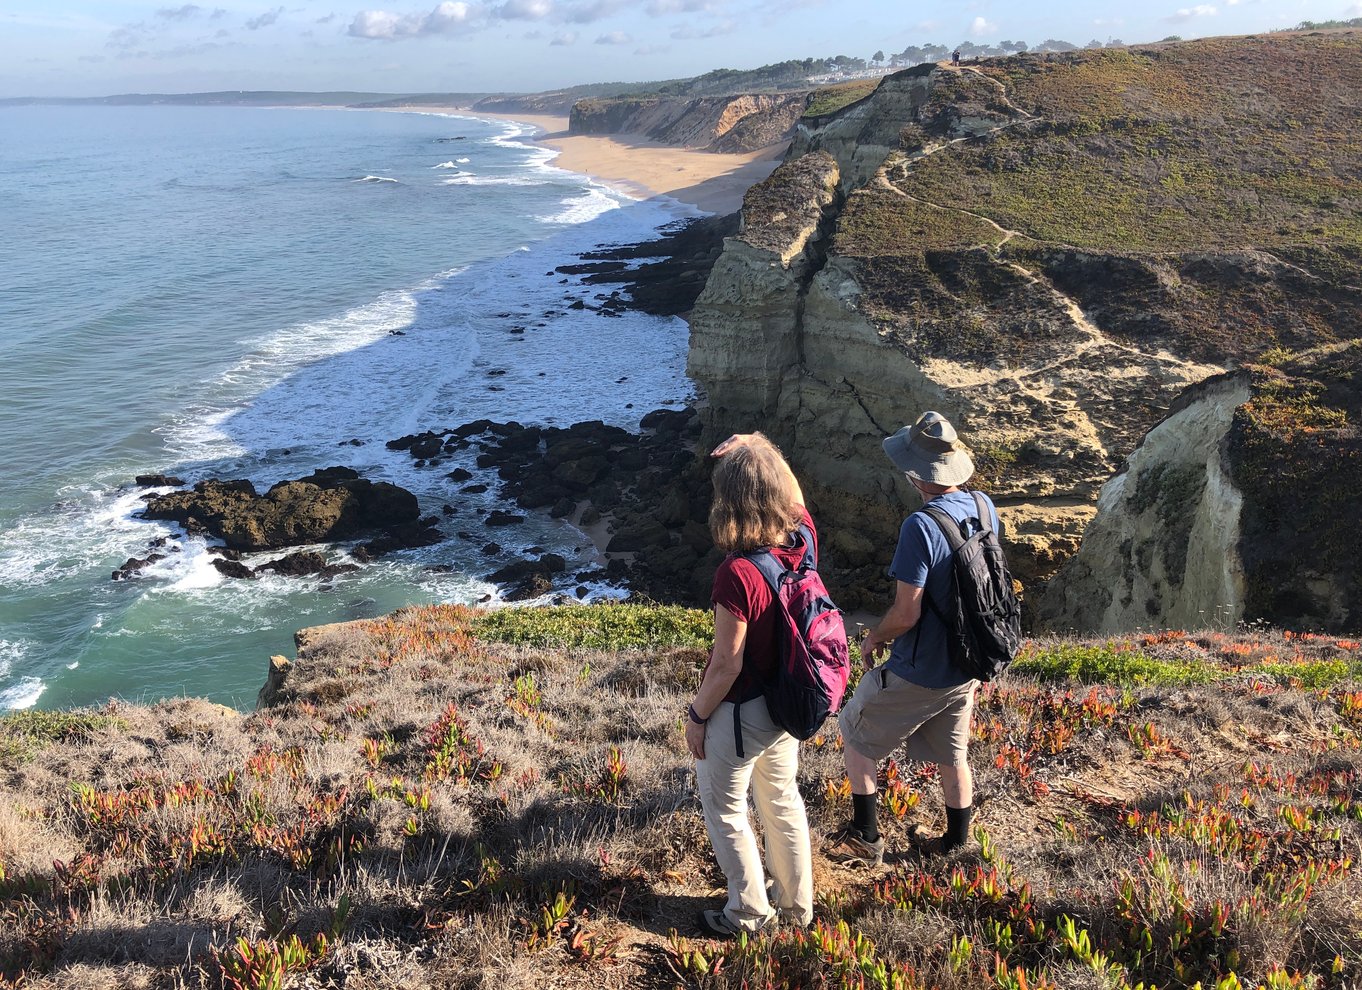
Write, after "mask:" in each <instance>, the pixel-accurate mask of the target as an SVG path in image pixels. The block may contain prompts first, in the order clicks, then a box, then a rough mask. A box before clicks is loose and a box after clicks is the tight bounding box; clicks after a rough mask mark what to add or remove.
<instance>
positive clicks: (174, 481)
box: [133, 474, 184, 488]
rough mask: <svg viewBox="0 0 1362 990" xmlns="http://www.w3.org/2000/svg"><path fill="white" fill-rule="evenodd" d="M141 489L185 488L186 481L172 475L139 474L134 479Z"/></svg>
mask: <svg viewBox="0 0 1362 990" xmlns="http://www.w3.org/2000/svg"><path fill="white" fill-rule="evenodd" d="M133 481H135V482H136V484H137V486H138V487H139V488H183V487H184V479H183V478H177V477H175V476H174V475H170V474H139V475H138V476H137V477H136V478H134V479H133Z"/></svg>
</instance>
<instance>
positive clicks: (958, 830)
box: [852, 795, 974, 849]
mask: <svg viewBox="0 0 1362 990" xmlns="http://www.w3.org/2000/svg"><path fill="white" fill-rule="evenodd" d="M852 796H853V797H854V796H855V795H852ZM973 814H974V807H973V806H972V805H971V806H970V807H967V808H952V807H951V806H950V805H946V834H945V835H943V836H942V837H941V839H942V845H943V846H945V847H946V848H947V849H959V848H960V847H961V846H963V845H964V844H965V843H966V842H968V841H969V820H970V817H971V816H972V815H973Z"/></svg>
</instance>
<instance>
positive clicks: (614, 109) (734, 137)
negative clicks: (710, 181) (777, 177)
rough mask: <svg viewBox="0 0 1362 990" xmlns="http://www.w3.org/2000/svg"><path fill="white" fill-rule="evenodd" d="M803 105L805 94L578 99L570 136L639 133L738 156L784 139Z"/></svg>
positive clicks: (681, 145) (664, 142)
mask: <svg viewBox="0 0 1362 990" xmlns="http://www.w3.org/2000/svg"><path fill="white" fill-rule="evenodd" d="M807 102H808V94H807V93H805V92H799V93H781V94H755V95H744V96H705V97H698V98H696V99H684V98H680V97H670V96H641V97H620V98H616V99H591V100H580V101H578V102H577V103H575V104H573V107H572V114H571V116H570V117H569V119H568V133H570V134H641V135H643V136H644V137H647V138H649V139H650V140H653V141H658V142H660V143H662V144H671V145H677V146H680V147H685V148H697V149H701V150H704V151H713V152H721V153H742V152H748V151H757V150H759V149H761V148H766V147H769V146H770V145H773V144H776V143H778V142H780V141H783V140H787V139H788V138H789V136H790V133H791V131H792V130H793V128H794V126H795V122H796V121H797V120H798V119H799V116H800V114H802V113H803V112H804V106H805V104H806V103H807Z"/></svg>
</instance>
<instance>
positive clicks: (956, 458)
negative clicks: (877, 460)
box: [884, 412, 974, 488]
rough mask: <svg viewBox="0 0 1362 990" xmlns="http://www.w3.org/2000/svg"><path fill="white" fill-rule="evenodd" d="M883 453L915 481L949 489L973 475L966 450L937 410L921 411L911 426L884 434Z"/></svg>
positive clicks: (946, 420) (971, 462)
mask: <svg viewBox="0 0 1362 990" xmlns="http://www.w3.org/2000/svg"><path fill="white" fill-rule="evenodd" d="M884 452H885V453H886V454H888V455H889V459H890V460H891V461H893V462H894V466H895V467H896V468H898V469H899V470H900V471H903V472H904V473H905V474H908V475H910V476H912V477H913V478H916V479H917V480H918V481H926V482H930V483H931V484H934V485H944V486H946V487H947V488H950V487H953V486H955V485H963V484H964V483H965V482H967V481H969V479H970V478H972V477H973V476H974V461H973V460H971V459H970V456H969V450H967V449H966V447H965V445H964V444H962V443H961V442H960V439H959V437H957V436H956V434H955V427H954V426H951V424H950V420H948V419H946V417H945V416H942V415H941V414H940V413H938V412H925V413H923V414H922V415H921V416H919V417H918V419H917V422H916V423H914V424H913V425H912V426H905V427H903V429H901V430H899V431H898V432H897V433H895V434H894V435H893V436H892V437H885V438H884Z"/></svg>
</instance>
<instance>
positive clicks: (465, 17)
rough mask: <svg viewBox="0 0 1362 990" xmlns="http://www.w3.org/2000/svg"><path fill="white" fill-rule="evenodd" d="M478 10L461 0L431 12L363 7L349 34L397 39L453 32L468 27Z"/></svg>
mask: <svg viewBox="0 0 1362 990" xmlns="http://www.w3.org/2000/svg"><path fill="white" fill-rule="evenodd" d="M477 13H478V12H477V11H476V10H475V9H474V8H473V7H470V6H469V5H468V4H466V3H463V2H462V0H446V2H445V3H442V4H440V5H439V6H437V7H436V8H435V9H434V10H432V11H431V12H430V13H429V14H394V13H392V12H391V11H387V10H361V11H360V12H359V13H358V14H356V15H355V19H354V20H353V21H351V22H350V27H349V28H348V29H347V31H346V33H347V34H349V35H350V36H351V37H352V38H369V39H372V40H375V41H396V40H397V39H399V38H419V37H422V36H425V35H432V34H450V33H451V32H454V31H458V30H460V29H462V28H466V27H467V26H468V25H469V24H470V23H471V22H472V21H473V20H474V18H475V15H476V14H477Z"/></svg>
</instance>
